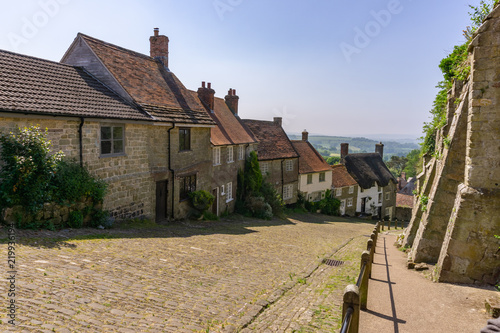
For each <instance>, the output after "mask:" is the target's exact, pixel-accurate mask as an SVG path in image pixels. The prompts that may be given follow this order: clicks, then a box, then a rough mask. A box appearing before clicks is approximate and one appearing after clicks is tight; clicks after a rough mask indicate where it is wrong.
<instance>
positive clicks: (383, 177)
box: [344, 153, 397, 189]
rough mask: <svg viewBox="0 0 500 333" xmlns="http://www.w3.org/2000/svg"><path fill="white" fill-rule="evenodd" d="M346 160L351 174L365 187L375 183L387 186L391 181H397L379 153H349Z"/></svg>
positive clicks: (367, 187)
mask: <svg viewBox="0 0 500 333" xmlns="http://www.w3.org/2000/svg"><path fill="white" fill-rule="evenodd" d="M344 160H345V163H344V164H345V166H346V168H347V171H348V172H349V174H350V175H351V176H352V178H354V180H356V182H357V183H358V184H359V185H360V186H361V187H362V188H364V189H369V188H371V187H372V186H374V185H375V184H378V185H379V186H381V187H385V186H387V185H388V184H389V182H391V181H392V182H393V183H394V184H396V183H397V181H396V179H395V178H394V176H393V175H392V174H391V172H390V171H389V169H388V168H387V166H386V165H385V163H384V161H383V160H382V157H381V156H380V154H378V153H363V154H349V155H347V156H346V157H345V158H344Z"/></svg>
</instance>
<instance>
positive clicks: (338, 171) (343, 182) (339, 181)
mask: <svg viewBox="0 0 500 333" xmlns="http://www.w3.org/2000/svg"><path fill="white" fill-rule="evenodd" d="M331 168H332V185H333V187H335V188H339V187H345V186H354V185H358V183H356V181H355V180H354V178H352V177H351V175H350V174H349V172H347V168H346V167H345V165H342V164H337V165H332V166H331Z"/></svg>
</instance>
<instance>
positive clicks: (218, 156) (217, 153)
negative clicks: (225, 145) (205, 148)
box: [213, 147, 220, 165]
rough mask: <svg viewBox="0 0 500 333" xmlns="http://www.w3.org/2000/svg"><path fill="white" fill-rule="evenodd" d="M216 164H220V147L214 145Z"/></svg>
mask: <svg viewBox="0 0 500 333" xmlns="http://www.w3.org/2000/svg"><path fill="white" fill-rule="evenodd" d="M213 158H214V165H220V147H214V156H213Z"/></svg>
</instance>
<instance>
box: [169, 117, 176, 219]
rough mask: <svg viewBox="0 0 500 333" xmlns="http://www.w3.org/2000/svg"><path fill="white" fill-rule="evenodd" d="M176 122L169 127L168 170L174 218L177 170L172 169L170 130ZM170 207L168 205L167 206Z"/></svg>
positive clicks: (172, 215)
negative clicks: (170, 178) (170, 179)
mask: <svg viewBox="0 0 500 333" xmlns="http://www.w3.org/2000/svg"><path fill="white" fill-rule="evenodd" d="M175 126H176V124H175V123H172V127H170V128H169V129H168V131H167V132H168V170H169V171H170V172H171V174H172V194H171V196H172V211H171V213H170V215H171V217H172V219H174V202H175V199H174V190H175V171H174V169H172V133H171V132H170V131H171V130H173V129H174V128H175ZM167 208H168V207H167Z"/></svg>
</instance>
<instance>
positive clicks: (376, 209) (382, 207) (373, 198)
mask: <svg viewBox="0 0 500 333" xmlns="http://www.w3.org/2000/svg"><path fill="white" fill-rule="evenodd" d="M383 148H384V145H383V144H382V143H379V144H377V145H376V146H375V153H362V154H349V145H348V144H347V143H342V144H341V156H340V158H341V163H343V164H344V165H345V167H346V169H347V172H349V174H350V175H351V176H352V178H354V180H356V182H357V183H358V185H359V192H358V199H357V202H356V212H357V213H359V214H366V215H372V216H373V217H378V218H389V219H392V218H393V217H394V214H395V212H396V188H397V181H396V179H395V178H394V176H393V175H392V174H391V172H390V171H389V169H388V168H387V166H386V165H385V163H384V161H383V160H382V157H383Z"/></svg>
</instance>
